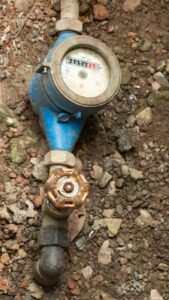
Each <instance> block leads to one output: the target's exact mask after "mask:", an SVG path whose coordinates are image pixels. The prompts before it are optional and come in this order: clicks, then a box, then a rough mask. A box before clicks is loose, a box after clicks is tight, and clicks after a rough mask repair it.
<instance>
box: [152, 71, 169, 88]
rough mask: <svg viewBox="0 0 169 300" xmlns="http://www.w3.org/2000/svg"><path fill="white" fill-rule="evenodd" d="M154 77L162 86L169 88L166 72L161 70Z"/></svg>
mask: <svg viewBox="0 0 169 300" xmlns="http://www.w3.org/2000/svg"><path fill="white" fill-rule="evenodd" d="M153 78H154V80H155V81H157V82H158V83H159V84H160V85H161V86H163V87H166V88H168V87H169V82H168V80H167V79H166V78H165V76H164V74H163V73H161V72H157V73H155V74H154V75H153Z"/></svg>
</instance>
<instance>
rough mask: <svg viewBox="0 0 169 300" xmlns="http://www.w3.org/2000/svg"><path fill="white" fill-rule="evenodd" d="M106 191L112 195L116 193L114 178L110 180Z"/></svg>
mask: <svg viewBox="0 0 169 300" xmlns="http://www.w3.org/2000/svg"><path fill="white" fill-rule="evenodd" d="M108 193H109V195H111V196H114V195H115V194H116V182H115V181H114V180H111V181H110V184H109V187H108Z"/></svg>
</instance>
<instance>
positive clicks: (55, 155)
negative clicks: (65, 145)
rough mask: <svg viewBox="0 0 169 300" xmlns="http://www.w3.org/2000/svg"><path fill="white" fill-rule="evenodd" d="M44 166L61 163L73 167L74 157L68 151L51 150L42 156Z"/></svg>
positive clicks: (74, 163)
mask: <svg viewBox="0 0 169 300" xmlns="http://www.w3.org/2000/svg"><path fill="white" fill-rule="evenodd" d="M44 164H45V166H52V165H63V166H67V167H71V168H72V167H75V165H76V157H75V156H74V155H73V154H72V153H71V152H68V151H62V150H51V151H49V152H48V153H47V154H46V155H45V157H44Z"/></svg>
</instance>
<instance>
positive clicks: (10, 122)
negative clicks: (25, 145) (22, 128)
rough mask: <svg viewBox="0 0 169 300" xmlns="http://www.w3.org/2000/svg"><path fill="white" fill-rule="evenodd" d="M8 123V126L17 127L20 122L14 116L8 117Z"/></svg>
mask: <svg viewBox="0 0 169 300" xmlns="http://www.w3.org/2000/svg"><path fill="white" fill-rule="evenodd" d="M6 125H7V126H13V127H16V126H18V125H19V123H18V121H17V120H16V119H14V118H9V117H8V118H7V119H6Z"/></svg>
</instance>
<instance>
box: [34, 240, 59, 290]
mask: <svg viewBox="0 0 169 300" xmlns="http://www.w3.org/2000/svg"><path fill="white" fill-rule="evenodd" d="M63 270H64V249H63V248H62V247H59V246H55V245H54V246H44V247H43V248H42V250H41V257H40V259H39V260H38V261H37V262H36V264H35V268H34V277H35V279H36V281H37V282H38V283H40V284H42V285H45V286H50V285H55V284H56V283H57V282H58V281H59V279H60V277H61V275H62V273H63Z"/></svg>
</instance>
